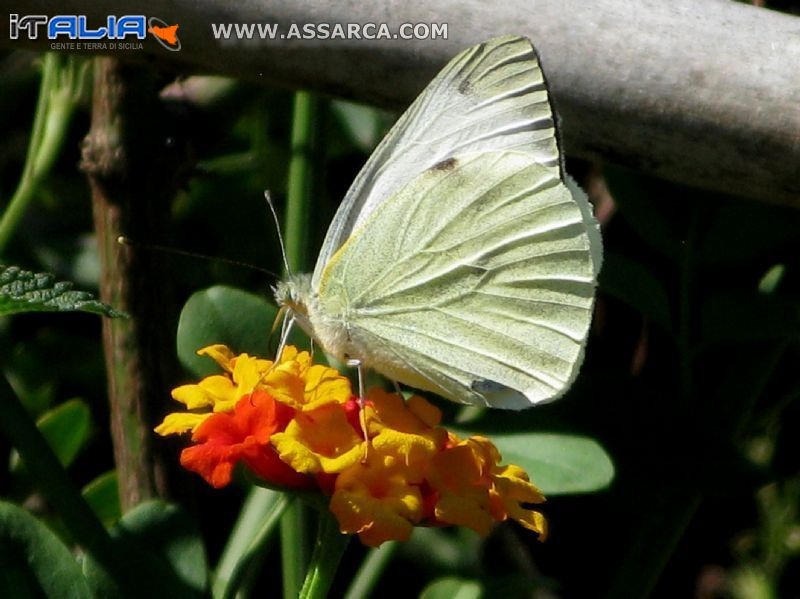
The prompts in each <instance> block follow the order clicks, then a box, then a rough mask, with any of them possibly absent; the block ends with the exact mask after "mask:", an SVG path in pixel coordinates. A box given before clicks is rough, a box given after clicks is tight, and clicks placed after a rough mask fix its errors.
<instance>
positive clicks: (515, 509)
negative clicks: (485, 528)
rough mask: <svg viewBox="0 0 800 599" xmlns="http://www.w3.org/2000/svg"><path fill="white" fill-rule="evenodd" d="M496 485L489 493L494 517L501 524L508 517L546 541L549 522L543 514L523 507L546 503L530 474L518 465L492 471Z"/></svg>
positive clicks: (496, 468)
mask: <svg viewBox="0 0 800 599" xmlns="http://www.w3.org/2000/svg"><path fill="white" fill-rule="evenodd" d="M492 482H493V486H492V488H491V490H490V491H489V494H490V497H491V512H492V516H493V517H494V519H495V520H497V521H498V522H502V521H503V520H505V519H506V518H511V519H512V520H516V521H517V522H519V523H520V524H521V525H522V526H524V527H525V528H527V529H528V530H530V531H533V532H536V533H539V540H540V541H544V540H545V539H546V538H547V520H546V519H545V517H544V515H543V514H542V513H541V512H537V511H536V510H533V509H529V508H525V507H523V504H526V503H527V504H530V503H534V504H537V503H544V501H545V498H544V495H542V492H541V491H539V489H537V488H536V487H535V486H534V485H532V484H531V482H530V479H529V478H528V474H527V473H526V472H525V471H524V470H523V469H522V468H520V467H519V466H517V465H515V464H509V465H508V466H503V467H497V466H495V467H494V468H493V472H492Z"/></svg>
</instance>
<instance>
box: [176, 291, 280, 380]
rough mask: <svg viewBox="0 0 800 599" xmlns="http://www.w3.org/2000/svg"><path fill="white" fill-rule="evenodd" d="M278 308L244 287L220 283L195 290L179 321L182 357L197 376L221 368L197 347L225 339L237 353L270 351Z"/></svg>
mask: <svg viewBox="0 0 800 599" xmlns="http://www.w3.org/2000/svg"><path fill="white" fill-rule="evenodd" d="M276 314H277V309H276V308H275V304H274V303H272V302H269V301H267V300H266V298H263V297H259V296H257V295H254V294H252V293H247V292H245V291H242V290H240V289H234V288H232V287H226V286H223V285H217V286H215V287H210V288H208V289H204V290H202V291H197V292H196V293H194V294H192V296H191V297H190V298H189V300H188V301H187V302H186V304H184V306H183V309H182V310H181V316H180V321H179V322H178V337H177V340H178V341H177V343H178V358H179V359H180V361H181V363H182V364H183V365H184V366H185V367H186V368H187V369H188V370H190V371H191V372H192V373H194V374H195V375H197V376H200V377H202V376H207V375H209V374H212V373H215V372H218V371H219V367H218V366H217V365H216V364H215V363H214V362H213V361H212V360H211V359H209V358H207V357H204V356H198V355H197V353H196V352H197V350H198V349H200V348H202V347H206V346H207V345H212V344H215V343H223V344H225V345H227V346H228V347H230V348H231V349H232V350H233V351H234V352H235V353H249V354H250V355H255V356H268V355H269V331H270V330H271V328H272V326H273V324H274V322H275V316H276Z"/></svg>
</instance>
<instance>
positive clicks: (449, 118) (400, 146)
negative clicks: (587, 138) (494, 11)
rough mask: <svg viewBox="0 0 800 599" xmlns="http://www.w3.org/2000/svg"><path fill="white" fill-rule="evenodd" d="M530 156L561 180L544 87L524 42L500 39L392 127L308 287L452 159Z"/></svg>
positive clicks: (345, 205)
mask: <svg viewBox="0 0 800 599" xmlns="http://www.w3.org/2000/svg"><path fill="white" fill-rule="evenodd" d="M499 150H521V151H526V152H530V153H531V154H532V155H533V157H534V159H535V160H536V161H537V162H538V163H539V164H540V165H542V166H543V167H544V168H545V170H548V171H550V172H552V173H553V174H554V175H555V176H557V177H560V176H561V174H562V173H561V159H560V156H559V150H558V143H557V136H556V133H555V124H554V117H553V113H552V111H551V108H550V104H549V101H548V94H547V88H546V86H545V81H544V77H543V75H542V71H541V69H540V67H539V62H538V60H537V57H536V53H535V51H534V49H533V46H532V44H531V43H530V41H529V40H527V39H525V38H521V37H502V38H497V39H494V40H491V41H489V42H486V43H483V44H480V45H478V46H474V47H472V48H469V49H467V50H465V51H464V52H462V53H461V54H459V55H458V56H456V57H455V58H454V59H453V60H452V61H450V63H448V64H447V66H445V67H444V69H443V70H442V71H441V72H440V73H439V74H438V75H437V76H436V78H435V79H433V81H431V83H430V84H429V85H428V86H427V87H426V88H425V90H424V91H423V92H422V94H421V95H420V96H419V97H418V98H417V99H416V100H415V101H414V103H413V104H412V105H411V106H410V107H409V109H408V110H407V111H406V112H405V113H404V114H403V116H402V117H400V119H399V120H398V121H397V123H396V124H395V125H394V127H393V128H392V129H391V131H390V132H389V133H388V135H387V136H386V137H385V138H384V140H383V141H382V142H381V143H380V145H379V146H378V148H377V149H376V150H375V152H374V153H373V154H372V156H371V157H370V159H369V161H368V162H367V163H366V165H365V166H364V168H363V169H362V170H361V172H360V173H359V175H358V176H357V177H356V180H355V181H354V182H353V185H352V186H351V188H350V190H349V191H348V192H347V195H346V196H345V198H344V200H343V202H342V205H341V207H340V208H339V210H338V211H337V213H336V216H335V217H334V219H333V222H332V223H331V226H330V228H329V229H328V234H327V236H326V238H325V242H324V244H323V247H322V250H321V252H320V255H319V258H318V261H317V266H316V268H315V270H314V276H313V282H314V284H315V285H316V284H318V283H319V278H320V276H321V274H322V270H323V269H324V268H325V265H326V264H327V262H328V260H330V258H331V256H333V254H334V253H335V252H336V251H337V250H338V249H339V248H340V247H341V246H342V244H343V243H344V242H345V241H346V240H347V239H348V238H349V237H350V235H351V234H352V233H353V231H355V229H356V228H357V227H358V226H359V225H361V224H362V223H364V222H365V221H366V219H367V218H368V217H369V215H370V214H371V213H372V212H373V211H374V210H375V209H376V208H377V206H379V205H380V204H381V203H382V202H383V201H384V200H385V199H386V198H388V197H390V196H392V195H393V194H394V193H396V192H397V191H398V190H399V189H400V188H401V187H403V186H404V185H405V184H406V183H408V182H409V181H411V180H412V179H413V178H414V177H415V176H416V175H418V174H419V173H421V172H422V171H424V170H426V169H428V168H431V167H433V166H434V165H435V164H438V163H441V162H443V161H445V160H447V159H448V158H451V157H453V156H455V155H466V154H473V153H482V152H489V151H499Z"/></svg>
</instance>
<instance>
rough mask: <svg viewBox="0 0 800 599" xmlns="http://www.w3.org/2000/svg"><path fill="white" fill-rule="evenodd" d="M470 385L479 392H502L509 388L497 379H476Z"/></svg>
mask: <svg viewBox="0 0 800 599" xmlns="http://www.w3.org/2000/svg"><path fill="white" fill-rule="evenodd" d="M470 387H471V388H472V390H473V391H476V392H478V393H500V392H501V391H505V390H507V389H508V387H507V386H506V385H504V384H503V383H498V382H497V381H491V380H489V379H475V380H474V381H472V384H470Z"/></svg>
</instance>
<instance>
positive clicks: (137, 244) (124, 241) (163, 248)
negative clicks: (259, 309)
mask: <svg viewBox="0 0 800 599" xmlns="http://www.w3.org/2000/svg"><path fill="white" fill-rule="evenodd" d="M117 243H119V244H120V245H125V246H128V247H132V248H137V249H142V250H155V251H157V252H167V253H168V254H178V255H179V256H187V257H189V258H199V259H200V260H209V261H211V262H224V263H225V264H231V265H233V266H239V267H241V268H249V269H250V270H255V271H258V272H263V273H264V274H266V275H269V276H270V277H272V278H274V279H276V280H277V279H280V276H279V275H278V274H277V273H274V272H272V271H271V270H268V269H266V268H261V267H260V266H255V265H254V264H249V263H247V262H241V261H239V260H232V259H231V258H221V257H219V256H209V255H208V254H201V253H199V252H190V251H187V250H181V249H178V248H174V247H170V246H167V245H159V244H157V243H143V242H141V241H135V240H133V239H131V238H130V237H125V236H124V235H120V236H119V237H117Z"/></svg>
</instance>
